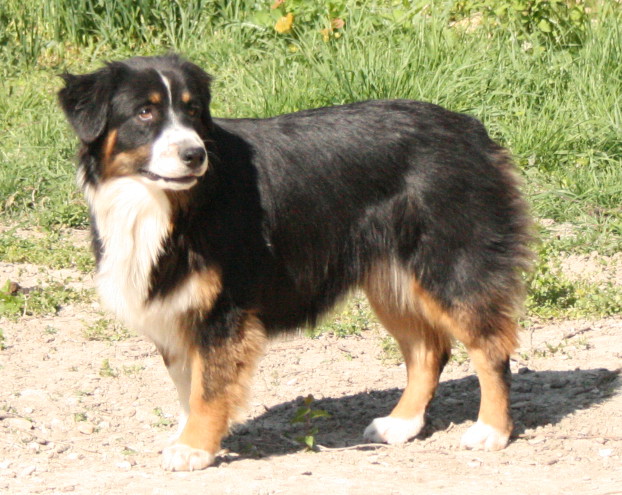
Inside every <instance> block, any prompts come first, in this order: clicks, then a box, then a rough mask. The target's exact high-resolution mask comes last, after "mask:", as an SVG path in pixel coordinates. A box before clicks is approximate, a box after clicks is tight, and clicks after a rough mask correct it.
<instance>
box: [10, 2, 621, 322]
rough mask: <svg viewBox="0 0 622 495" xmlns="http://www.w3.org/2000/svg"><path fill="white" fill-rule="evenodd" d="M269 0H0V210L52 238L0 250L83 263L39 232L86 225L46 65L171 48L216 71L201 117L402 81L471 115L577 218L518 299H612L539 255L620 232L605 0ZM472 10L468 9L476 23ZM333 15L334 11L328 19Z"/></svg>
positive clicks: (386, 91)
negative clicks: (282, 25)
mask: <svg viewBox="0 0 622 495" xmlns="http://www.w3.org/2000/svg"><path fill="white" fill-rule="evenodd" d="M271 3H272V1H270V0H268V1H263V0H254V1H253V0H231V1H225V0H185V1H174V0H138V1H136V2H122V1H121V0H112V1H108V2H101V1H99V0H78V1H72V2H69V0H35V1H33V2H30V3H29V8H28V9H24V8H23V2H18V1H17V0H4V2H3V10H1V11H0V222H2V223H5V224H6V223H10V224H16V225H20V224H24V225H28V226H32V225H36V226H38V227H39V228H40V229H41V230H42V231H43V232H46V233H47V236H48V239H51V240H49V241H48V240H36V241H34V240H33V241H30V240H23V239H19V238H17V237H16V236H15V235H14V234H13V233H11V232H10V231H9V232H4V233H2V234H0V259H2V260H3V261H4V260H6V261H9V262H24V261H29V262H33V263H43V264H45V265H48V266H52V267H76V268H78V269H80V270H90V269H91V268H92V265H91V264H90V263H89V261H88V257H87V255H86V254H85V251H84V250H81V249H78V248H75V249H74V248H73V247H72V246H71V245H67V243H66V244H65V245H62V241H61V243H60V248H59V247H57V246H58V245H59V244H58V243H55V241H53V240H54V239H57V240H58V238H57V237H55V236H58V235H59V234H58V232H62V231H63V229H65V228H67V227H75V228H86V225H87V224H88V216H87V212H86V208H85V205H84V201H83V200H82V198H81V196H80V194H79V192H78V191H77V190H76V187H75V180H74V156H75V152H76V144H77V143H76V139H75V137H74V136H73V134H72V132H71V130H70V129H69V127H68V125H67V124H66V122H65V120H64V118H63V116H62V114H61V112H60V111H59V108H58V106H57V103H56V96H55V94H56V91H57V90H58V89H59V88H60V86H61V82H60V80H59V78H58V77H57V75H58V74H59V73H62V72H63V71H66V70H68V71H72V72H85V71H89V70H92V69H94V68H96V67H99V66H100V65H101V63H102V62H103V61H105V60H110V59H119V58H124V57H127V56H131V55H134V54H147V55H148V54H159V53H165V52H167V51H169V50H175V51H179V52H181V53H183V54H185V55H186V56H188V57H189V58H190V59H192V60H193V61H195V62H197V63H198V64H200V65H202V66H203V67H205V68H206V69H207V70H208V71H209V72H211V73H212V74H213V75H214V76H215V82H214V87H213V107H212V110H213V113H214V115H216V116H222V117H238V116H269V115H274V114H277V113H281V112H289V111H295V110H299V109H302V108H308V107H314V106H320V105H332V104H340V103H346V102H350V101H355V100H363V99H370V98H414V99H421V100H426V101H431V102H435V103H439V104H442V105H444V106H446V107H448V108H451V109H453V110H457V111H461V112H467V113H469V114H472V115H474V116H476V117H478V118H480V119H481V120H482V121H483V122H484V123H485V124H486V126H487V127H488V129H489V131H490V134H491V135H492V136H493V137H494V138H495V139H496V140H498V141H499V142H501V143H502V144H504V145H505V146H507V147H509V148H510V149H511V150H512V152H513V154H514V156H515V159H516V162H517V164H518V166H519V168H520V170H521V172H522V175H523V177H524V181H525V185H524V190H525V192H526V194H527V196H528V198H529V200H530V202H531V204H532V210H533V213H534V215H535V216H536V217H538V218H547V219H552V220H554V221H555V222H557V223H562V222H564V223H565V222H567V223H570V224H571V225H572V226H573V228H574V231H575V233H576V235H574V236H573V237H572V238H566V239H556V238H555V237H554V236H549V235H545V236H544V238H543V239H542V243H543V246H544V247H545V248H544V249H541V254H542V255H543V256H544V259H543V261H542V262H541V263H540V264H538V271H537V272H536V275H535V276H534V278H533V280H534V282H532V296H531V299H530V302H529V305H528V308H529V310H530V312H533V313H534V314H536V315H542V314H544V313H547V314H548V313H551V314H559V315H563V314H567V313H573V314H574V313H586V314H587V313H590V314H595V313H598V314H602V313H607V314H608V313H611V312H614V311H617V308H618V307H619V305H618V303H617V302H616V301H617V299H616V298H617V297H618V296H617V294H618V288H616V287H605V288H600V287H599V288H596V289H598V290H596V292H599V293H601V294H605V296H604V297H602V298H601V300H600V301H595V300H594V298H593V297H591V296H590V292H591V291H593V289H595V288H594V287H591V286H580V285H581V284H577V283H570V282H567V281H564V280H561V279H560V277H559V274H558V273H557V272H555V271H554V270H553V271H551V270H550V269H548V268H546V267H547V266H548V265H549V264H550V265H551V266H554V265H555V260H556V259H557V258H559V257H560V256H564V255H566V254H567V253H577V252H585V251H588V250H589V251H594V250H596V251H598V252H599V253H601V254H603V255H610V254H613V253H615V252H617V251H619V250H620V249H621V248H622V242H621V239H622V236H621V234H622V210H621V209H620V205H621V204H622V167H621V166H620V165H621V164H622V139H621V138H620V136H622V104H621V102H622V64H621V63H620V60H622V5H621V4H620V3H619V2H617V1H615V0H606V1H596V0H594V1H591V2H588V6H589V7H590V10H589V11H583V12H581V13H580V14H581V15H580V16H578V17H577V16H575V17H572V16H570V14H569V13H568V12H567V11H566V10H564V9H565V6H560V5H559V4H558V3H556V2H544V1H538V2H535V1H526V2H523V4H526V5H529V6H530V8H532V11H531V13H530V15H529V16H525V14H524V10H523V11H517V10H515V8H514V7H515V6H516V5H518V4H517V3H516V2H509V1H506V0H496V1H492V0H488V1H483V2H474V1H461V2H457V1H449V0H447V1H440V2H424V1H418V0H415V1H402V0H333V1H331V2H328V1H326V2H324V1H319V2H307V1H303V0H286V2H285V3H284V4H283V5H281V7H279V8H278V9H270V5H271ZM500 6H505V7H508V6H509V7H508V9H506V10H505V11H503V12H502V11H501V10H500V9H499V8H498V7H500ZM536 7H537V8H536ZM476 11H480V12H483V13H484V16H483V21H482V22H481V25H480V24H478V22H475V21H474V19H476V17H475V16H474V12H476ZM287 12H292V13H293V14H294V23H293V26H292V29H291V31H289V32H285V33H280V34H279V33H277V32H276V31H275V29H274V25H275V23H276V21H277V20H278V18H279V17H281V16H282V15H284V14H285V13H287ZM335 19H341V20H343V21H344V24H343V25H341V24H339V23H335V22H333V24H332V26H333V27H332V28H331V20H332V21H335ZM547 23H548V27H547ZM331 29H332V30H331ZM322 30H324V32H322ZM46 252H47V253H49V256H45V253H46ZM538 284H539V285H538ZM563 293H567V294H570V296H568V297H561V296H559V294H563ZM575 299H576V301H578V302H576V301H575V302H574V303H572V304H570V303H569V301H571V300H575ZM542 308H546V311H544V310H543V309H542ZM549 309H550V311H549ZM345 311H346V315H345V316H342V315H340V316H339V317H338V319H337V320H336V322H333V323H327V324H325V325H324V327H322V329H323V330H324V331H333V332H335V333H339V332H342V333H345V334H347V333H352V331H355V330H352V328H361V327H365V326H367V325H368V316H367V315H365V314H364V313H365V310H364V309H361V308H358V309H356V308H355V312H354V314H350V315H348V314H347V313H348V311H350V312H351V311H352V308H346V310H345ZM361 311H362V312H361Z"/></svg>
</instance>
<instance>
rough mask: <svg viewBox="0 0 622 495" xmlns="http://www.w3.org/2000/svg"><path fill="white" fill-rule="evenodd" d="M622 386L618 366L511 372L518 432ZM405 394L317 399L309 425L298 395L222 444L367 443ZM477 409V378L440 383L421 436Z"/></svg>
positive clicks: (269, 451)
mask: <svg viewBox="0 0 622 495" xmlns="http://www.w3.org/2000/svg"><path fill="white" fill-rule="evenodd" d="M620 387H622V383H621V380H620V378H619V370H617V371H611V370H607V369H590V370H574V371H542V372H533V371H528V370H524V371H523V372H520V373H517V374H514V375H513V376H512V415H513V418H514V422H515V430H514V435H515V436H516V435H518V434H521V433H523V432H525V430H527V429H531V428H536V427H538V426H544V425H548V424H556V423H558V422H559V421H560V420H561V419H563V418H564V417H566V416H568V415H570V414H572V413H573V412H575V411H577V410H580V409H586V408H589V407H591V406H593V405H596V404H598V403H600V402H603V401H605V400H607V398H608V397H611V396H612V395H614V394H615V393H616V390H617V389H618V388H620ZM400 395H401V390H399V389H389V390H379V391H373V392H369V393H358V394H355V395H349V396H344V397H339V398H326V399H321V400H315V401H313V402H312V403H311V404H309V405H308V407H309V409H310V410H311V411H325V412H327V413H328V416H326V417H316V418H315V419H311V420H310V422H309V423H306V424H305V422H304V421H303V422H292V419H294V418H295V417H296V415H297V413H299V414H300V413H301V412H304V408H305V407H307V406H306V404H305V403H304V399H303V398H302V397H299V398H298V399H296V400H293V401H289V402H286V403H283V404H279V405H277V406H275V407H272V408H271V409H269V410H268V411H266V412H265V413H263V414H262V415H261V416H258V417H255V418H253V419H251V420H249V421H247V422H246V423H244V424H242V425H239V426H238V427H236V428H235V429H234V431H233V432H232V434H231V435H230V436H229V437H228V438H227V439H226V440H225V441H224V442H223V447H225V448H226V449H228V450H229V451H231V452H234V453H236V454H237V455H238V456H239V457H237V458H248V457H266V456H275V455H284V454H288V453H292V452H296V451H298V450H300V449H301V448H302V445H303V444H302V443H301V437H304V435H305V434H310V435H312V436H313V437H314V438H315V441H316V442H317V443H318V444H320V445H323V446H326V447H351V446H356V445H361V446H362V445H363V444H365V443H366V442H365V440H364V439H363V435H362V432H363V430H364V429H365V427H366V426H367V425H368V424H369V423H370V422H371V421H372V420H373V419H374V418H375V417H378V416H385V415H387V414H388V413H389V412H390V410H391V408H392V407H393V405H394V404H395V403H396V402H397V400H398V399H399V397H400ZM478 407H479V385H478V381H477V378H476V377H475V376H469V377H466V378H461V379H458V380H449V381H445V382H442V383H441V384H440V385H439V387H438V390H437V393H436V396H435V398H434V400H433V401H432V403H431V405H430V408H429V409H428V413H427V424H426V426H425V428H424V430H423V431H422V433H421V434H420V436H419V437H420V438H426V437H428V436H430V435H432V434H433V433H435V432H437V431H440V430H444V429H446V428H447V427H448V426H449V425H450V424H451V423H454V424H460V423H463V422H465V421H468V420H475V419H476V417H477V410H478Z"/></svg>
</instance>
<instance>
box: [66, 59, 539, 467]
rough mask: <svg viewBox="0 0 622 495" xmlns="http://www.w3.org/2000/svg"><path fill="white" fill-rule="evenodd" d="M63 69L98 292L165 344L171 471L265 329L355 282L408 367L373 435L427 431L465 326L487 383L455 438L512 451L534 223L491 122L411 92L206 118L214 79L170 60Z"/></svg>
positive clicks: (241, 381)
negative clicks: (174, 405)
mask: <svg viewBox="0 0 622 495" xmlns="http://www.w3.org/2000/svg"><path fill="white" fill-rule="evenodd" d="M63 79H64V81H65V87H64V88H63V89H62V90H61V91H60V93H59V96H60V103H61V105H62V107H63V109H64V111H65V113H66V115H67V117H68V119H69V122H70V123H71V124H72V126H73V128H74V129H75V131H76V133H77V134H78V136H79V138H80V140H81V143H82V147H81V150H80V153H79V165H78V180H79V183H80V186H81V187H82V189H83V191H84V194H85V197H86V199H87V201H88V204H89V208H90V213H91V217H92V230H93V246H94V250H95V254H96V257H97V286H98V289H99V293H100V295H101V298H102V300H103V302H104V303H105V305H106V306H107V307H108V308H110V309H111V310H112V311H113V312H114V313H115V314H116V315H117V316H118V317H119V318H120V319H121V320H123V321H124V322H125V323H126V324H127V325H128V326H129V327H132V328H134V329H136V330H138V331H140V332H143V333H144V334H146V335H147V336H148V337H149V338H151V339H152V340H153V341H154V342H155V344H156V346H157V347H158V349H159V351H160V352H161V354H162V356H163V358H164V362H165V364H166V366H167V367H168V371H169V372H170V375H171V377H172V379H173V380H174V382H175V385H176V386H177V390H178V392H179V398H180V401H181V406H182V411H183V413H182V418H181V421H180V423H181V425H180V431H181V432H180V435H179V438H178V439H177V441H176V443H175V444H173V445H172V446H170V447H168V448H167V449H165V451H164V467H165V468H166V469H170V470H192V469H201V468H204V467H206V466H208V465H209V464H211V463H212V462H213V461H214V456H215V455H216V453H217V451H218V449H219V446H220V441H221V439H222V437H223V436H224V435H225V434H226V432H227V429H228V427H229V424H230V422H231V420H232V419H233V418H234V417H235V415H236V412H237V411H238V410H239V409H240V407H241V406H242V405H243V402H244V397H245V395H246V389H247V387H248V385H249V382H250V380H251V376H252V373H253V370H254V368H255V365H256V363H257V360H258V358H259V357H260V355H261V353H262V350H263V348H264V344H265V342H266V339H267V337H269V336H271V335H274V334H276V333H279V332H282V331H287V330H291V329H296V328H298V327H300V326H302V325H312V324H314V323H315V322H316V320H317V318H318V317H319V316H320V315H322V314H324V313H325V312H326V311H327V310H329V309H330V308H331V307H332V306H333V304H334V303H335V301H336V300H338V299H339V298H341V297H343V296H344V295H346V294H347V293H348V291H350V290H352V289H354V288H362V290H364V291H365V293H366V294H367V296H368V298H369V301H370V303H371V306H372V307H373V309H374V311H375V312H376V314H377V316H378V318H379V319H380V321H381V322H382V323H383V325H384V326H385V327H386V328H387V330H389V331H390V332H391V334H392V335H393V336H394V337H395V338H396V340H397V342H398V343H399V346H400V348H401V351H402V353H403V355H404V359H405V360H406V365H407V370H408V384H407V386H406V389H405V391H404V394H403V395H402V398H401V399H400V401H399V403H398V404H397V405H396V406H395V408H394V409H393V411H392V412H391V414H389V415H388V416H386V417H383V418H377V419H375V420H374V421H373V422H372V423H371V424H370V425H369V426H368V428H367V429H366V430H365V437H366V438H367V439H369V440H371V441H377V442H389V443H400V442H405V441H407V440H409V439H411V438H413V437H415V436H416V435H417V434H418V433H419V431H420V430H421V428H422V426H423V424H424V415H425V411H426V407H427V406H428V403H429V402H430V400H431V399H432V396H433V395H434V391H435V388H436V386H437V384H438V380H439V375H440V373H441V371H442V369H443V366H444V365H445V363H446V362H447V359H448V357H449V354H450V350H451V341H452V339H454V338H455V339H458V340H460V341H462V342H463V343H464V344H465V345H466V347H467V349H468V351H469V354H470V357H471V359H472V360H473V363H474V365H475V368H476V370H477V373H478V377H479V381H480V384H481V406H480V411H479V417H478V420H477V423H476V424H475V425H474V426H472V427H471V428H470V429H469V430H468V431H467V432H466V434H465V435H464V437H463V440H462V444H463V446H464V447H466V448H474V449H486V450H496V449H501V448H503V447H505V446H506V444H507V442H508V439H509V436H510V433H511V431H512V421H511V418H510V407H509V397H508V395H509V368H508V360H509V356H510V354H511V353H512V352H513V350H514V349H515V347H516V345H517V325H516V321H515V317H516V311H517V308H518V307H519V306H520V301H521V298H522V293H523V290H522V283H521V273H520V272H521V270H523V269H525V268H526V267H527V265H528V262H529V257H530V253H529V249H528V247H527V243H528V241H529V223H530V222H529V219H528V216H527V213H526V207H525V204H524V202H523V200H522V199H521V195H520V193H519V191H518V189H517V181H516V178H515V175H514V169H513V166H512V164H511V161H510V159H509V158H508V155H507V153H506V152H505V151H504V150H503V149H502V148H501V147H499V146H498V145H497V144H495V143H494V142H493V141H492V140H491V139H490V138H489V137H488V135H487V133H486V131H485V129H484V127H483V126H482V124H481V123H480V122H479V121H477V120H476V119H474V118H471V117H468V116H465V115H460V114H456V113H453V112H450V111H447V110H444V109H443V108H440V107H438V106H435V105H432V104H427V103H421V102H415V101H406V100H393V101H369V102H364V103H355V104H350V105H344V106H338V107H330V108H319V109H315V110H307V111H302V112H298V113H294V114H289V115H281V116H278V117H273V118H267V119H213V118H212V117H211V115H210V109H209V105H210V89H209V85H210V77H209V76H208V75H207V74H206V73H205V72H203V70H201V69H200V68H199V67H197V66H196V65H194V64H192V63H190V62H187V61H185V60H183V59H181V58H179V57H177V56H174V55H170V56H164V57H152V58H149V57H145V58H142V57H137V58H133V59H130V60H127V61H124V62H114V63H110V64H108V65H106V66H105V67H104V68H102V69H100V70H98V71H96V72H94V73H91V74H86V75H70V74H65V75H64V76H63Z"/></svg>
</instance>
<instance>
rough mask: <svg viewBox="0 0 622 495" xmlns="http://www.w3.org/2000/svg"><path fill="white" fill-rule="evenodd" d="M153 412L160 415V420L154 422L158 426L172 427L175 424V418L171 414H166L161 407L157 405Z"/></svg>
mask: <svg viewBox="0 0 622 495" xmlns="http://www.w3.org/2000/svg"><path fill="white" fill-rule="evenodd" d="M153 414H155V415H156V416H157V417H158V421H156V422H155V423H153V426H156V427H158V428H171V427H172V426H173V419H172V418H171V417H170V415H169V414H165V413H164V411H163V410H162V408H161V407H156V408H155V409H154V410H153Z"/></svg>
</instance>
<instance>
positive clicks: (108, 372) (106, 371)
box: [99, 359, 119, 378]
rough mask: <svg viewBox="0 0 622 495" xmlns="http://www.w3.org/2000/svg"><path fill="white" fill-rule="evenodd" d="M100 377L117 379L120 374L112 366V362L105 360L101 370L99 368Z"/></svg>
mask: <svg viewBox="0 0 622 495" xmlns="http://www.w3.org/2000/svg"><path fill="white" fill-rule="evenodd" d="M99 376H103V377H109V378H116V377H118V376H119V372H118V371H117V370H116V369H115V368H113V367H112V366H111V365H110V360H108V359H104V360H103V361H102V365H101V368H99Z"/></svg>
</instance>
